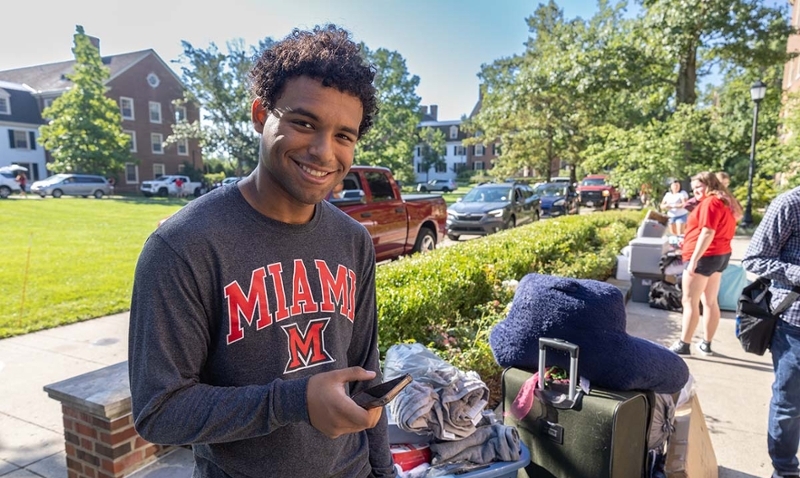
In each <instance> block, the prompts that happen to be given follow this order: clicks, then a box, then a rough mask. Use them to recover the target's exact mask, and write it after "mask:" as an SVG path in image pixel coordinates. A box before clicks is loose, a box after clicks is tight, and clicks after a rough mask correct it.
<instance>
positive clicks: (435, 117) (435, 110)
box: [431, 105, 439, 121]
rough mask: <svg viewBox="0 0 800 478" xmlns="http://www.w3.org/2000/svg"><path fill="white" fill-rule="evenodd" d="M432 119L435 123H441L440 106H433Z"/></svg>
mask: <svg viewBox="0 0 800 478" xmlns="http://www.w3.org/2000/svg"><path fill="white" fill-rule="evenodd" d="M431 117H432V118H433V121H439V106H438V105H431Z"/></svg>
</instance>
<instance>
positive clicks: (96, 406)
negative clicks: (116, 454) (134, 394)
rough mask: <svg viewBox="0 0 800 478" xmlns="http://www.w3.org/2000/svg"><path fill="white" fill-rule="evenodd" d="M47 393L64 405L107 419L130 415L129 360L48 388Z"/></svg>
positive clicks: (45, 387) (45, 389)
mask: <svg viewBox="0 0 800 478" xmlns="http://www.w3.org/2000/svg"><path fill="white" fill-rule="evenodd" d="M44 391H45V392H47V395H48V396H49V397H50V398H52V399H54V400H58V401H60V402H61V403H62V404H63V405H66V406H68V407H71V408H74V409H77V410H79V411H83V412H86V413H89V414H91V415H95V416H98V417H103V418H106V419H108V420H113V419H115V418H119V417H121V416H124V415H127V414H129V413H131V388H130V382H129V380H128V362H127V361H125V362H120V363H117V364H114V365H109V366H107V367H103V368H101V369H98V370H95V371H93V372H88V373H84V374H82V375H78V376H75V377H72V378H68V379H66V380H62V381H60V382H55V383H51V384H50V385H45V386H44Z"/></svg>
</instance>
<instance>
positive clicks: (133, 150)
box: [122, 129, 138, 153]
mask: <svg viewBox="0 0 800 478" xmlns="http://www.w3.org/2000/svg"><path fill="white" fill-rule="evenodd" d="M122 132H123V133H125V134H128V135H130V137H131V153H138V151H137V150H136V131H134V130H132V129H123V130H122Z"/></svg>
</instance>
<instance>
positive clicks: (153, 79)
mask: <svg viewBox="0 0 800 478" xmlns="http://www.w3.org/2000/svg"><path fill="white" fill-rule="evenodd" d="M147 84H148V85H150V86H151V87H152V88H158V85H160V84H161V80H160V79H159V78H158V75H156V74H155V73H150V74H149V75H147Z"/></svg>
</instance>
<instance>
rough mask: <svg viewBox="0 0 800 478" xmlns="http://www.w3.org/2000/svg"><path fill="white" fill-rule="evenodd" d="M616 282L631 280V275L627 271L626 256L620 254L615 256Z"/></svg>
mask: <svg viewBox="0 0 800 478" xmlns="http://www.w3.org/2000/svg"><path fill="white" fill-rule="evenodd" d="M616 277H617V280H631V273H630V271H629V270H628V256H624V255H622V254H620V255H618V256H617V275H616Z"/></svg>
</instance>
